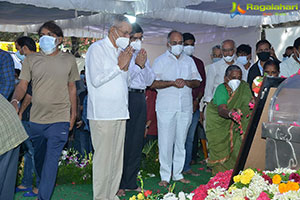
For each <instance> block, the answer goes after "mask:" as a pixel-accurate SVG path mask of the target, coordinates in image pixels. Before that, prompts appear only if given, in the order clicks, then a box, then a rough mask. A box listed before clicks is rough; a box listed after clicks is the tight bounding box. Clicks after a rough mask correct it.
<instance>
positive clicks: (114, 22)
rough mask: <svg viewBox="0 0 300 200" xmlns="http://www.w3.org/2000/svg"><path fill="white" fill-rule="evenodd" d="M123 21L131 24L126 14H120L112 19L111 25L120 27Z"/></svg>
mask: <svg viewBox="0 0 300 200" xmlns="http://www.w3.org/2000/svg"><path fill="white" fill-rule="evenodd" d="M122 22H127V23H128V24H130V22H129V20H128V18H127V17H125V16H124V15H119V14H118V15H115V16H114V17H113V19H112V23H111V26H114V27H120V25H121V23H122Z"/></svg>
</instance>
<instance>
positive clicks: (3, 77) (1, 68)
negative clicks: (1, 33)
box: [0, 49, 15, 99]
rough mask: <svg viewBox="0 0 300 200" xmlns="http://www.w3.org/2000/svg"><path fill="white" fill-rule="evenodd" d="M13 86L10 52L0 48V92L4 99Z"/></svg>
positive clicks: (7, 96) (13, 74)
mask: <svg viewBox="0 0 300 200" xmlns="http://www.w3.org/2000/svg"><path fill="white" fill-rule="evenodd" d="M14 88H15V67H14V61H13V59H12V57H11V56H10V54H9V53H8V52H6V51H3V50H1V49H0V94H2V95H3V96H4V97H5V98H6V99H8V98H9V97H10V95H11V94H12V92H13V91H14Z"/></svg>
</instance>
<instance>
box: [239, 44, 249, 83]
mask: <svg viewBox="0 0 300 200" xmlns="http://www.w3.org/2000/svg"><path fill="white" fill-rule="evenodd" d="M251 52H252V48H251V47H250V45H249V44H241V45H240V46H238V48H237V49H236V56H237V59H236V62H237V63H240V64H241V65H243V69H244V72H245V73H243V75H242V76H243V80H247V77H248V70H249V69H250V67H251V66H252V63H251V59H252V54H251Z"/></svg>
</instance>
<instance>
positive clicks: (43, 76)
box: [20, 52, 80, 124]
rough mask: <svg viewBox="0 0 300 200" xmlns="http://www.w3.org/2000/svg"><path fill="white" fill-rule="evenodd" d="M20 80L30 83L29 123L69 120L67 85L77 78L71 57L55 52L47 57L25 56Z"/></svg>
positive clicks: (35, 54) (36, 54)
mask: <svg viewBox="0 0 300 200" xmlns="http://www.w3.org/2000/svg"><path fill="white" fill-rule="evenodd" d="M20 79H23V80H26V81H28V82H30V80H31V81H32V107H31V111H30V121H32V122H35V123H40V124H50V123H56V122H69V121H70V110H71V103H70V98H69V90H68V83H69V82H74V81H76V80H79V79H80V77H79V73H78V69H77V64H76V60H75V57H74V56H73V55H72V54H68V53H63V52H59V53H58V54H57V55H55V56H47V55H45V54H44V53H43V52H40V53H34V54H31V55H28V56H27V57H26V58H25V60H24V63H23V67H22V71H21V75H20Z"/></svg>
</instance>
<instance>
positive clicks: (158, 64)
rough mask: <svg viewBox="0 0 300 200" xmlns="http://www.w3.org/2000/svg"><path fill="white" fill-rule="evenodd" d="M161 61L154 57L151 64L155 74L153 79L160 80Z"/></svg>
mask: <svg viewBox="0 0 300 200" xmlns="http://www.w3.org/2000/svg"><path fill="white" fill-rule="evenodd" d="M161 65H162V64H161V61H160V59H155V60H154V63H153V65H152V69H153V72H154V74H155V80H157V81H161V80H162V68H161Z"/></svg>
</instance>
